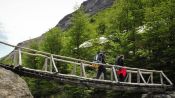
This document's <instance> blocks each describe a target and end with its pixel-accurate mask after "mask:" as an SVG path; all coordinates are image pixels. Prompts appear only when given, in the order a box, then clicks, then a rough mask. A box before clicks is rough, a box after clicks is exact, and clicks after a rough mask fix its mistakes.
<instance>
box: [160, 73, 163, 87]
mask: <svg viewBox="0 0 175 98" xmlns="http://www.w3.org/2000/svg"><path fill="white" fill-rule="evenodd" d="M160 83H161V84H162V85H163V76H162V73H160Z"/></svg>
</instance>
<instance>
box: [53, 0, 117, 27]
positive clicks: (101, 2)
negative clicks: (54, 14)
mask: <svg viewBox="0 0 175 98" xmlns="http://www.w3.org/2000/svg"><path fill="white" fill-rule="evenodd" d="M114 1H115V0H87V1H85V2H83V3H82V4H81V7H83V9H84V11H85V13H87V14H89V15H94V14H96V13H97V12H99V11H101V10H104V9H105V8H108V7H110V6H112V4H113V2H114ZM72 14H73V13H71V14H69V15H67V16H65V17H64V18H63V19H62V20H61V21H60V22H59V23H58V24H57V25H56V27H60V28H61V29H63V30H64V29H66V28H67V27H69V25H70V21H71V17H72Z"/></svg>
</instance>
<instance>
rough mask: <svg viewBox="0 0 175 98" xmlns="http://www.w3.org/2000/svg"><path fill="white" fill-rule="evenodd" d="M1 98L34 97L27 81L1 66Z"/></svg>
mask: <svg viewBox="0 0 175 98" xmlns="http://www.w3.org/2000/svg"><path fill="white" fill-rule="evenodd" d="M0 98H33V97H32V95H31V93H30V91H29V89H28V86H27V84H26V82H25V81H24V80H23V79H22V78H20V77H19V76H18V75H16V74H14V73H13V72H11V71H9V70H6V69H3V68H0Z"/></svg>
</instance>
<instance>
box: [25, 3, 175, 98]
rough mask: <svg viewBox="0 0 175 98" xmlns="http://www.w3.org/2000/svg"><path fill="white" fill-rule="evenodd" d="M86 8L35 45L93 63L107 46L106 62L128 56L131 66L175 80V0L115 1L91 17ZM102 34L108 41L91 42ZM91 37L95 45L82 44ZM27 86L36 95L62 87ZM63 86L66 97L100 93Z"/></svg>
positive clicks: (63, 67)
mask: <svg viewBox="0 0 175 98" xmlns="http://www.w3.org/2000/svg"><path fill="white" fill-rule="evenodd" d="M82 9H83V8H82ZM82 9H80V10H77V11H76V12H75V13H74V14H73V17H72V20H71V25H70V26H69V28H67V29H66V30H65V31H61V30H60V29H59V28H57V27H55V28H53V29H51V30H49V31H48V32H47V33H46V34H45V35H44V36H45V37H44V39H43V41H42V42H41V44H40V45H39V46H35V45H34V44H33V45H32V46H31V48H34V49H38V50H42V51H47V52H50V53H54V54H60V55H66V56H71V57H75V58H81V59H86V60H90V61H92V59H93V56H94V55H95V53H96V52H97V51H98V50H103V51H105V53H106V61H107V62H108V63H111V64H114V61H115V58H116V56H117V55H119V54H124V55H125V65H126V66H132V67H140V68H149V69H159V70H163V71H165V72H166V74H168V76H169V77H170V79H171V80H173V82H174V83H175V80H174V79H175V77H174V76H175V72H174V71H173V70H174V69H175V67H174V66H175V59H174V58H175V1H174V0H116V2H115V3H114V4H113V6H112V7H110V8H107V9H105V10H103V11H100V12H99V13H97V14H95V15H93V16H88V14H86V13H84V12H83V10H82ZM102 36H103V37H106V38H107V39H108V42H107V43H103V44H100V43H96V41H92V40H97V39H98V38H99V37H102ZM86 41H91V42H92V45H93V46H91V47H87V48H82V47H80V45H81V44H83V42H86ZM23 61H24V62H25V64H26V65H27V66H29V67H32V68H40V67H41V66H40V63H41V62H42V63H43V61H44V60H43V59H42V58H37V57H36V58H34V59H33V57H25V58H24V60H23ZM34 65H35V66H34ZM58 65H59V66H57V67H58V68H59V70H60V71H61V72H63V73H67V72H69V65H66V64H62V63H59V64H58ZM26 80H29V79H26ZM28 84H29V86H30V88H31V90H32V92H33V94H43V95H44V94H47V90H48V88H54V89H59V87H60V84H57V83H56V84H55V83H53V84H52V85H49V84H50V83H49V82H46V81H41V80H34V79H32V80H30V81H28ZM39 84H43V85H41V86H40V85H39ZM54 84H55V85H54ZM35 85H36V86H35ZM38 86H40V87H38ZM50 86H51V87H50ZM64 87H65V88H64ZM62 88H64V93H62V94H61V96H63V97H66V98H71V97H75V98H83V97H85V98H86V97H90V96H91V95H93V93H94V92H95V91H96V90H92V89H87V88H78V87H72V86H69V85H68V86H67V85H65V86H62ZM44 90H45V91H44ZM36 91H37V92H36ZM48 92H49V91H48ZM96 92H98V91H96ZM108 93H109V92H108ZM104 94H105V95H106V96H108V97H115V96H117V94H111V93H110V94H106V93H104ZM68 95H69V96H68Z"/></svg>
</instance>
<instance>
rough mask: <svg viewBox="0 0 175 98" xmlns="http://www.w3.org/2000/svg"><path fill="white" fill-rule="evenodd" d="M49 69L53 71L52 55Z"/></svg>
mask: <svg viewBox="0 0 175 98" xmlns="http://www.w3.org/2000/svg"><path fill="white" fill-rule="evenodd" d="M49 70H50V72H52V57H50V65H49Z"/></svg>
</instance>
